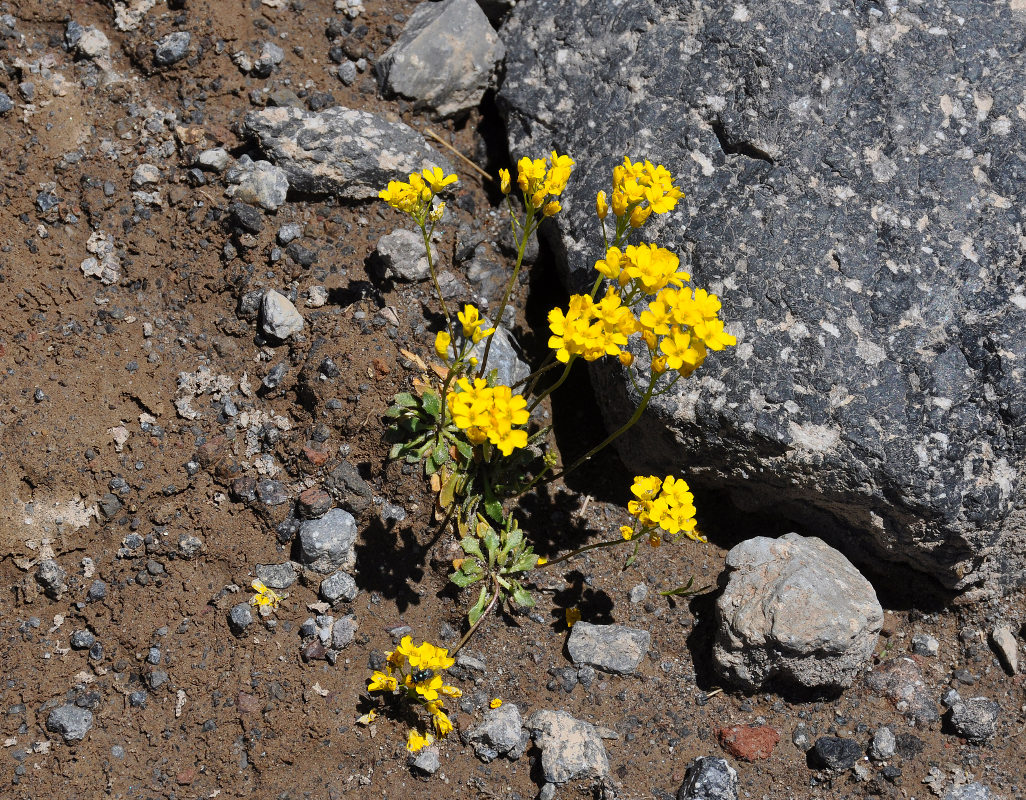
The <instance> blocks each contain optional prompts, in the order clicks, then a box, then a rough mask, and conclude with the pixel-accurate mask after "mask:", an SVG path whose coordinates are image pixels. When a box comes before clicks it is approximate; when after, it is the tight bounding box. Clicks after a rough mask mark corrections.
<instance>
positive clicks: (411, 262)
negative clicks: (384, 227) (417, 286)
mask: <svg viewBox="0 0 1026 800" xmlns="http://www.w3.org/2000/svg"><path fill="white" fill-rule="evenodd" d="M376 252H377V254H378V258H379V259H380V261H381V265H382V266H383V267H384V268H385V274H386V275H388V276H389V277H390V278H395V279H396V280H400V281H410V282H412V281H423V280H426V279H427V278H428V277H429V276H430V275H431V273H430V271H429V267H428V260H427V253H426V252H425V251H424V238H423V237H422V236H421V235H420V234H419V233H415V232H413V231H408V230H405V229H404V228H400V229H398V230H394V231H392V232H391V233H386V234H385V235H384V236H382V237H381V238H380V239H378V246H377V251H376Z"/></svg>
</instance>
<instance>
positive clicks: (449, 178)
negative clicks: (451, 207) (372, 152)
mask: <svg viewBox="0 0 1026 800" xmlns="http://www.w3.org/2000/svg"><path fill="white" fill-rule="evenodd" d="M456 181H457V178H456V176H455V175H446V174H445V173H444V172H443V171H442V170H441V169H440V168H439V167H428V168H425V169H423V170H421V171H420V172H419V173H418V172H414V173H412V174H411V175H410V180H409V182H408V183H403V182H402V181H389V182H388V188H387V189H382V190H381V191H380V192H378V197H380V198H381V199H382V200H384V201H385V202H386V203H388V204H389V205H390V206H392V208H394V209H396V211H402V212H403V213H405V214H409V215H410V216H411V217H413V218H414V219H415V220H416V221H417V222H418V223H419V224H421V225H426V224H427V222H428V221H429V220H430V221H431V222H437V221H438V220H440V219H441V218H442V213H443V212H444V211H445V203H438V205H436V206H434V207H432V200H433V199H434V196H435V195H436V194H438V193H439V192H441V191H442V189H444V188H445V187H446V186H449V185H451V184H453V183H456Z"/></svg>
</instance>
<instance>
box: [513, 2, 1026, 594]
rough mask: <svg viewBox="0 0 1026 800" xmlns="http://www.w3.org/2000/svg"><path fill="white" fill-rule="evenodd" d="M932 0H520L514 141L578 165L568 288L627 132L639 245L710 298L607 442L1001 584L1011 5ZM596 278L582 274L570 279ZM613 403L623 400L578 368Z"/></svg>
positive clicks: (1019, 134)
mask: <svg viewBox="0 0 1026 800" xmlns="http://www.w3.org/2000/svg"><path fill="white" fill-rule="evenodd" d="M1013 7H1014V4H1013V6H1009V5H1008V4H1004V3H989V4H984V5H980V6H974V7H973V13H972V14H962V13H961V12H959V11H958V10H957V8H956V7H955V6H952V5H950V4H948V3H943V2H940V0H925V2H922V3H917V4H916V5H915V6H914V8H910V7H908V6H907V5H906V4H877V3H856V4H854V5H852V4H848V3H841V2H837V0H831V1H830V2H824V3H819V4H818V5H813V6H808V7H807V8H805V9H804V12H803V13H802V14H795V13H794V6H793V5H792V4H791V3H790V2H787V1H786V0H767V2H763V3H757V4H747V5H739V4H737V3H709V2H703V1H702V0H639V1H638V2H635V3H629V4H624V3H621V2H619V0H581V2H577V3H564V2H561V0H537V2H531V3H521V4H519V5H518V6H517V8H516V9H515V10H514V12H513V14H512V16H511V18H510V20H509V21H508V22H507V23H506V26H505V27H504V35H505V40H506V41H507V43H508V44H509V52H508V54H507V59H506V77H505V81H504V84H503V87H502V89H501V93H500V96H499V102H500V106H501V107H502V108H503V110H504V113H505V114H506V115H507V117H508V125H507V130H508V135H509V140H510V144H511V150H512V154H513V156H514V158H517V157H520V156H523V155H532V156H538V155H540V154H544V153H546V152H548V151H549V150H551V149H552V148H553V147H556V148H558V149H559V151H560V152H568V153H570V155H572V156H573V157H574V158H575V159H577V162H578V170H577V172H578V174H577V175H576V176H575V177H574V178H573V179H572V180H571V184H570V186H569V187H568V190H567V192H566V194H565V195H564V198H563V200H564V202H563V206H564V208H565V209H566V212H565V213H561V214H560V215H559V217H557V218H556V219H557V224H558V225H559V226H561V231H560V233H561V236H560V237H558V241H557V242H556V245H557V247H556V250H557V252H559V251H560V250H563V251H564V252H565V256H566V262H567V267H568V270H569V275H570V283H571V285H572V286H573V287H575V288H576V287H581V286H583V285H586V284H588V283H590V281H591V280H592V278H591V276H590V275H589V274H588V273H589V272H590V270H591V267H592V265H593V263H594V261H595V259H596V258H597V257H598V256H599V253H598V248H597V247H596V242H595V236H594V229H595V224H594V212H593V206H594V198H595V193H596V191H597V190H598V189H601V188H606V189H607V191H608V183H609V180H610V177H609V176H610V172H611V169H612V167H613V166H614V165H615V164H616V163H617V162H618V161H619V160H620V159H622V157H623V155H624V154H628V155H630V156H631V157H633V158H650V159H652V160H653V161H657V162H661V163H663V164H665V165H666V166H667V167H668V168H670V169H671V170H672V171H673V173H674V174H675V175H677V176H679V185H680V186H681V187H682V188H683V189H684V190H685V192H687V194H688V197H687V198H686V199H685V200H684V201H682V202H681V203H679V204H678V206H677V208H676V209H675V210H674V211H673V212H671V213H668V214H666V215H664V216H663V217H658V218H656V219H655V220H654V221H653V222H650V224H649V226H648V228H646V232H645V241H653V240H656V241H658V242H659V243H661V244H663V245H664V246H668V247H671V248H674V249H675V250H676V251H677V252H678V253H680V255H681V257H682V260H683V263H684V266H685V267H686V268H688V269H689V271H690V272H691V274H692V276H693V277H694V279H695V282H696V284H697V285H699V286H704V287H707V288H709V289H710V290H711V291H715V292H717V293H720V294H721V295H722V297H723V302H724V316H725V318H726V319H727V320H731V321H732V323H731V324H730V326H729V327H728V329H729V330H730V331H731V332H733V333H735V334H736V335H737V336H738V338H739V343H738V346H737V347H736V348H734V349H731V350H729V351H728V352H726V353H725V354H715V355H714V357H712V358H710V359H709V360H708V361H707V362H706V364H705V365H704V366H703V367H702V369H701V370H700V371H699V373H697V375H696V376H695V378H694V379H692V380H689V381H682V382H681V383H680V384H679V385H678V388H677V389H676V390H675V391H674V392H671V393H669V394H667V395H666V396H664V397H662V398H659V399H658V400H657V401H656V403H655V404H654V409H653V411H652V413H649V414H647V415H646V417H645V418H644V419H643V420H642V422H641V424H639V425H637V426H636V427H635V429H634V432H632V435H631V436H629V437H626V439H625V440H622V454H623V456H624V458H625V461H626V463H627V464H628V465H629V466H630V468H632V469H634V470H636V471H638V472H640V473H647V472H655V473H658V472H660V471H669V470H671V469H672V470H680V469H682V468H683V469H684V470H685V471H686V473H687V474H688V480H689V481H694V482H695V483H696V484H699V485H702V484H704V485H705V486H712V487H716V486H719V487H727V488H729V489H730V491H732V492H734V493H735V494H736V499H737V501H738V502H739V503H744V505H745V507H763V508H773V509H774V510H775V511H776V512H778V513H781V514H784V515H786V516H789V517H791V518H793V519H797V520H800V521H801V523H802V524H804V525H807V526H808V527H809V528H810V529H814V530H816V531H817V532H819V533H820V534H821V535H824V536H827V537H828V538H830V539H831V540H835V541H843V542H844V546H845V548H846V549H847V548H851V550H852V552H854V551H855V550H856V549H863V548H865V549H866V550H867V552H866V555H867V556H872V555H875V556H877V557H881V556H882V557H884V558H886V559H889V560H894V561H901V562H906V563H908V564H911V565H913V566H915V567H916V568H918V569H920V570H923V571H926V572H929V573H931V574H933V575H934V576H936V577H937V578H938V579H939V580H940V581H942V582H943V583H944V584H946V585H947V586H948V587H951V588H954V589H957V590H959V591H965V592H972V593H973V595H971V596H976V595H977V594H979V595H982V594H990V593H994V592H996V591H1002V590H1007V589H1008V588H1010V587H1013V586H1016V585H1021V584H1022V583H1024V582H1026V546H1024V542H1026V533H1024V532H1026V502H1024V500H1026V498H1024V496H1023V491H1022V488H1021V486H1020V479H1021V475H1022V471H1023V457H1024V454H1026V438H1024V434H1023V431H1026V426H1024V424H1023V422H1024V417H1026V402H1024V399H1023V398H1024V395H1023V393H1022V391H1021V388H1020V387H1021V386H1022V380H1023V369H1024V364H1026V335H1024V334H1026V293H1024V292H1023V288H1022V287H1023V283H1024V281H1023V267H1022V257H1021V252H1022V251H1021V244H1020V229H1021V220H1022V216H1021V215H1022V211H1021V209H1022V208H1023V206H1024V202H1023V200H1024V197H1023V194H1024V190H1023V187H1024V186H1026V181H1024V177H1026V164H1024V162H1023V161H1022V159H1021V158H1020V152H1019V151H1020V148H1019V147H1018V146H1017V145H1016V143H1017V142H1019V141H1021V140H1022V139H1023V136H1024V135H1026V120H1024V119H1023V118H1022V115H1021V114H1020V113H1019V112H1018V111H1017V108H1018V107H1019V104H1020V103H1021V102H1022V91H1021V87H1022V85H1023V82H1024V80H1026V65H1024V63H1023V61H1022V60H1021V59H1018V58H1013V57H1011V55H1010V54H1012V53H1015V52H1017V51H1018V48H1019V46H1020V42H1021V25H1022V13H1021V12H1019V11H1016V10H1013ZM593 274H594V273H591V275H593ZM593 376H594V379H595V380H596V381H597V382H598V383H599V386H598V387H597V389H598V391H597V392H596V394H597V397H598V398H599V399H600V402H603V403H604V404H605V408H604V411H605V413H606V415H607V419H608V421H609V422H610V423H616V424H619V423H620V422H622V420H623V419H625V418H626V416H627V414H629V411H628V409H630V408H633V400H632V399H631V398H630V397H629V393H630V392H629V389H628V388H627V386H628V384H627V383H626V381H625V379H624V377H623V375H622V372H621V370H620V368H619V367H618V366H617V365H616V364H611V363H607V362H597V364H596V368H595V369H594V372H593Z"/></svg>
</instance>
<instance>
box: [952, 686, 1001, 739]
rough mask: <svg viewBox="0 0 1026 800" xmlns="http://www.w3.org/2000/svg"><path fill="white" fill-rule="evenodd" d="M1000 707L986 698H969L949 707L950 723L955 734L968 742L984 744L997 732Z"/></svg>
mask: <svg viewBox="0 0 1026 800" xmlns="http://www.w3.org/2000/svg"><path fill="white" fill-rule="evenodd" d="M1000 715H1001V706H1000V705H999V704H998V703H995V702H994V701H993V700H991V699H990V698H987V697H970V698H969V699H968V700H959V701H956V702H955V703H954V704H953V705H952V706H951V712H950V717H949V719H950V722H951V727H952V728H953V729H954V731H955V733H957V734H958V735H959V736H961V737H962V738H964V739H968V740H969V741H970V742H974V743H981V742H986V741H988V740H989V739H992V738H993V737H994V734H995V733H996V732H997V721H998V717H999V716H1000Z"/></svg>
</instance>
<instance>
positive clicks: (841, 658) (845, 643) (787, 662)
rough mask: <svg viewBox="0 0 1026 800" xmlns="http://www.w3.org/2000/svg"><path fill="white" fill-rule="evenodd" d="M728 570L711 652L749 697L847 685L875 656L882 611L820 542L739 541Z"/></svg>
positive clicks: (861, 581)
mask: <svg viewBox="0 0 1026 800" xmlns="http://www.w3.org/2000/svg"><path fill="white" fill-rule="evenodd" d="M726 565H727V568H728V569H729V570H731V572H730V573H729V576H728V579H727V586H726V588H725V589H724V591H723V594H722V595H721V596H720V598H719V600H718V601H717V604H716V608H717V612H718V617H719V627H718V629H717V633H716V643H715V644H714V646H713V661H714V664H715V667H716V669H717V671H718V672H719V673H720V674H721V675H722V676H723V677H724V678H725V679H726V680H728V681H730V682H731V683H734V684H736V685H738V686H740V687H741V688H743V689H746V690H748V691H755V690H756V689H758V688H760V687H761V686H762V685H763V684H765V683H773V684H778V685H781V686H789V687H800V688H804V689H812V690H826V691H830V690H835V689H841V688H844V687H847V686H850V685H851V682H852V680H854V678H855V676H856V675H857V674H858V672H859V671H860V670H861V669H863V668H864V667H865V666H866V664H867V663H868V661H869V657H870V656H871V655H872V653H873V648H874V646H875V645H876V640H877V636H878V635H879V633H880V628H881V626H882V625H883V609H882V608H881V607H880V603H879V601H878V600H877V598H876V592H875V591H873V587H872V586H871V585H870V583H869V581H867V580H866V579H865V578H863V577H862V575H861V574H860V573H859V572H858V570H856V569H855V567H853V566H852V565H851V562H849V561H848V559H846V558H845V557H844V556H843V555H841V554H840V553H839V552H837V551H836V550H834V549H833V548H832V547H829V546H828V545H826V544H824V543H823V542H822V541H821V540H820V539H816V538H814V537H803V536H799V535H798V534H796V533H788V534H785V535H784V536H782V537H781V538H779V539H769V538H767V537H765V536H757V537H755V538H754V539H749V540H747V541H745V542H742V543H741V544H739V545H737V546H736V547H734V548H733V549H732V550H731V551H730V552H729V553H728V554H727V560H726ZM575 627H576V626H575Z"/></svg>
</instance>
